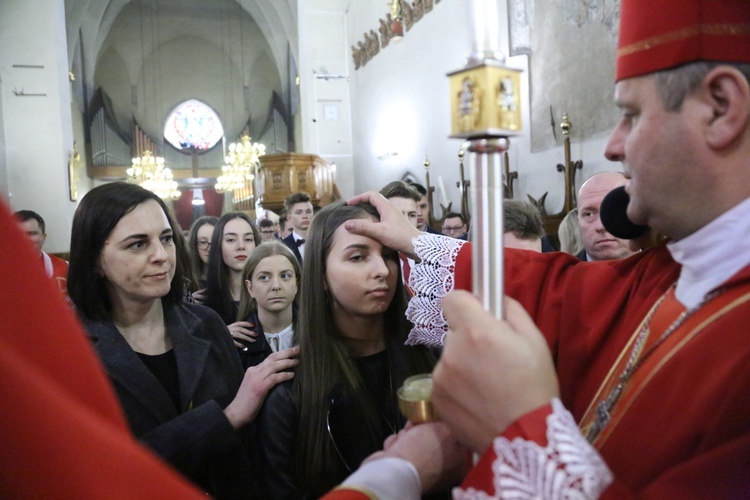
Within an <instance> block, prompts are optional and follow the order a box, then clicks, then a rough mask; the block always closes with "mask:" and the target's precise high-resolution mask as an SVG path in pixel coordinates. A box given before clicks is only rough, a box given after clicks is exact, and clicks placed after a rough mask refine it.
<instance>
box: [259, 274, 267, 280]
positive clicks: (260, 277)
mask: <svg viewBox="0 0 750 500" xmlns="http://www.w3.org/2000/svg"><path fill="white" fill-rule="evenodd" d="M257 279H258V281H268V275H267V274H264V275H263V276H258V278H257Z"/></svg>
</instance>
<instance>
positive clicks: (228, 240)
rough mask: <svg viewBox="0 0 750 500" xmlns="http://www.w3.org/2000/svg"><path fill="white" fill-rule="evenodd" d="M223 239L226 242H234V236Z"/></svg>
mask: <svg viewBox="0 0 750 500" xmlns="http://www.w3.org/2000/svg"><path fill="white" fill-rule="evenodd" d="M224 241H225V242H226V243H234V242H235V239H234V238H226V239H225V240H224Z"/></svg>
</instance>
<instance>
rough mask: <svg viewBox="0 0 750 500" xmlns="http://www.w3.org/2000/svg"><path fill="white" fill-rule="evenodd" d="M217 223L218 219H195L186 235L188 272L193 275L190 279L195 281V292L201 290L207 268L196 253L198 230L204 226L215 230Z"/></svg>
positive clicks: (209, 216)
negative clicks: (188, 259)
mask: <svg viewBox="0 0 750 500" xmlns="http://www.w3.org/2000/svg"><path fill="white" fill-rule="evenodd" d="M218 222H219V218H218V217H214V216H213V215H204V216H203V217H200V218H198V219H196V220H195V222H193V225H192V226H190V233H189V234H188V250H189V255H190V271H191V272H192V275H193V278H192V279H194V280H195V281H196V283H195V286H194V288H195V290H199V289H201V288H203V284H202V283H203V281H205V279H206V267H207V264H205V263H204V262H203V261H202V260H201V257H200V254H199V253H198V230H199V229H200V228H202V227H203V226H205V225H206V224H209V225H211V226H214V228H215V227H216V224H217V223H218ZM195 290H193V291H195Z"/></svg>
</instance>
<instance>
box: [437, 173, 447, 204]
mask: <svg viewBox="0 0 750 500" xmlns="http://www.w3.org/2000/svg"><path fill="white" fill-rule="evenodd" d="M438 186H439V187H440V197H441V198H443V206H444V207H447V206H448V195H447V194H446V192H445V184H444V183H443V178H442V177H441V176H439V175H438Z"/></svg>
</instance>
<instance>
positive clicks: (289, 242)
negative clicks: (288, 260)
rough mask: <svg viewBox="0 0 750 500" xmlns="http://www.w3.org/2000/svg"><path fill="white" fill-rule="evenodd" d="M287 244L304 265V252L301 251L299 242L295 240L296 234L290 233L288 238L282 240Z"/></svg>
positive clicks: (300, 263)
mask: <svg viewBox="0 0 750 500" xmlns="http://www.w3.org/2000/svg"><path fill="white" fill-rule="evenodd" d="M281 241H282V242H283V243H284V244H285V245H286V246H288V247H289V249H290V250H291V251H292V252H293V253H294V256H295V257H297V260H298V261H299V265H300V266H301V265H302V254H300V253H299V248H298V247H297V242H296V241H295V240H294V234H290V235H289V236H287V237H286V238H284V239H282V240H281Z"/></svg>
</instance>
